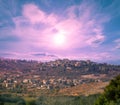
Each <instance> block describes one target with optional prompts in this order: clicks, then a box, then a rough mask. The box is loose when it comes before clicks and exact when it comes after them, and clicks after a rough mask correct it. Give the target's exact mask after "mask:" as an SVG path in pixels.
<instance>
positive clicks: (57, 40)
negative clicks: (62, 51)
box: [53, 33, 66, 46]
mask: <svg viewBox="0 0 120 105" xmlns="http://www.w3.org/2000/svg"><path fill="white" fill-rule="evenodd" d="M53 41H54V44H55V45H56V46H64V45H65V42H66V37H65V36H64V34H60V33H59V34H56V35H55V36H54V39H53Z"/></svg>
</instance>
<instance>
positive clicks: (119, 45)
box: [114, 39, 120, 49]
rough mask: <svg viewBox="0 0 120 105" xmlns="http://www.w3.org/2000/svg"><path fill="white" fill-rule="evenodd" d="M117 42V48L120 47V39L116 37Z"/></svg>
mask: <svg viewBox="0 0 120 105" xmlns="http://www.w3.org/2000/svg"><path fill="white" fill-rule="evenodd" d="M114 42H115V43H116V47H115V48H116V49H120V39H116V40H115V41H114Z"/></svg>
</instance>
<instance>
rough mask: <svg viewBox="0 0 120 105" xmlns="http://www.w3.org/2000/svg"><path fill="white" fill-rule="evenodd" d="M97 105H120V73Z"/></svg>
mask: <svg viewBox="0 0 120 105" xmlns="http://www.w3.org/2000/svg"><path fill="white" fill-rule="evenodd" d="M95 105H120V75H118V76H117V77H116V78H115V79H113V80H111V82H110V84H109V85H108V86H107V87H106V88H105V91H104V93H103V94H102V95H101V96H100V97H99V98H98V100H97V101H96V103H95Z"/></svg>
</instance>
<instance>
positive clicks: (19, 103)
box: [0, 95, 99, 105]
mask: <svg viewBox="0 0 120 105" xmlns="http://www.w3.org/2000/svg"><path fill="white" fill-rule="evenodd" d="M98 96H99V95H91V96H79V97H73V96H57V97H55V96H52V97H46V96H40V97H39V98H38V99H36V100H35V99H31V100H26V101H25V100H24V99H22V98H20V97H17V98H15V97H13V96H9V97H8V96H2V98H1V97H0V105H93V104H94V102H95V100H96V99H97V98H98Z"/></svg>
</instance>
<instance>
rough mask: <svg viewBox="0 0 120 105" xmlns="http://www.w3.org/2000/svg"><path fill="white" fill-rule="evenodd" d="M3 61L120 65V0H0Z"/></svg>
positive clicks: (0, 39) (0, 51)
mask: <svg viewBox="0 0 120 105" xmlns="http://www.w3.org/2000/svg"><path fill="white" fill-rule="evenodd" d="M0 57H5V58H13V59H29V60H41V61H49V60H55V59H64V58H68V59H76V60H92V61H96V62H108V63H115V64H120V0H0Z"/></svg>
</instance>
